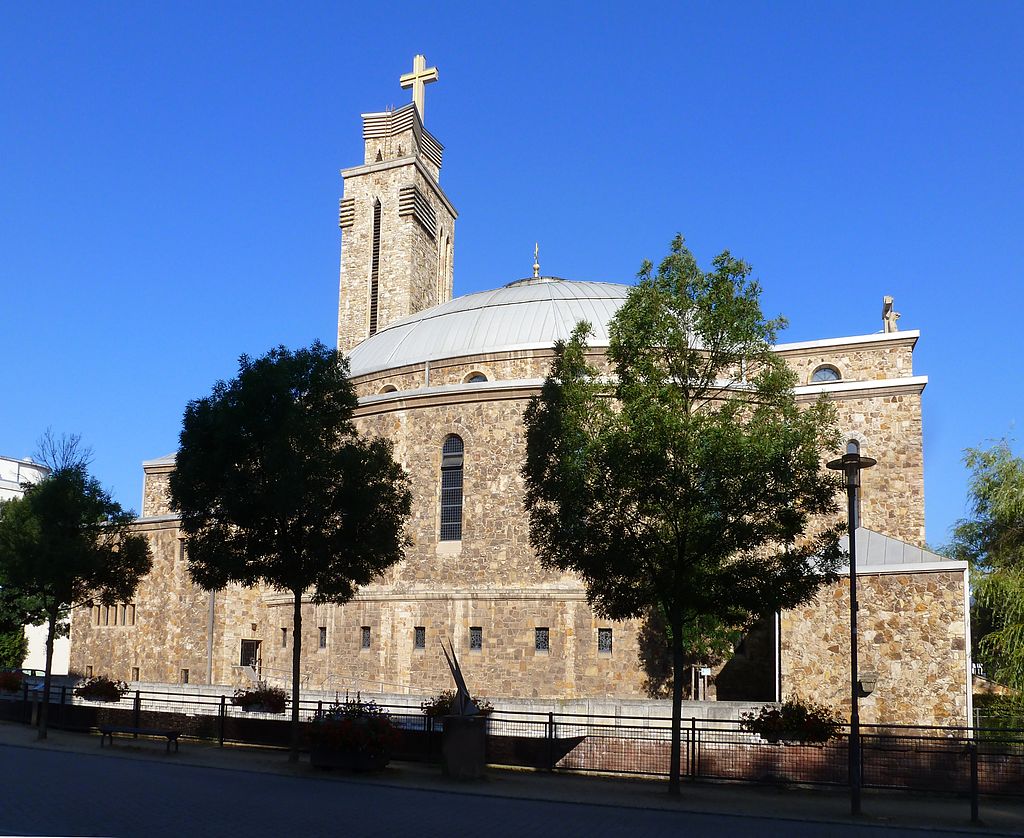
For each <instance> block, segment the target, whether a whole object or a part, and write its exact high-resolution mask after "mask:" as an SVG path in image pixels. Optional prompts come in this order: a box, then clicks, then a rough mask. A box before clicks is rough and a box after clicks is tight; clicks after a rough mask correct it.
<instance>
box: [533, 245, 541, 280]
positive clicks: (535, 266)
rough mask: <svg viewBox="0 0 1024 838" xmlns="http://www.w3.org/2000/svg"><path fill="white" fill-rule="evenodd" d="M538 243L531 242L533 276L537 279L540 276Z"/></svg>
mask: <svg viewBox="0 0 1024 838" xmlns="http://www.w3.org/2000/svg"><path fill="white" fill-rule="evenodd" d="M539 256H540V245H539V244H538V243H537V242H534V243H533V278H534V279H537V278H538V277H540V259H539V258H538V257H539Z"/></svg>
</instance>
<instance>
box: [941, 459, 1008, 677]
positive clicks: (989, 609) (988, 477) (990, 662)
mask: <svg viewBox="0 0 1024 838" xmlns="http://www.w3.org/2000/svg"><path fill="white" fill-rule="evenodd" d="M964 463H965V465H966V466H967V468H968V469H969V470H970V473H971V476H970V480H969V484H968V495H969V501H968V504H969V509H970V516H969V517H967V518H964V519H962V520H960V521H958V522H957V524H956V526H955V527H954V529H953V541H952V544H951V545H950V546H949V547H948V548H947V549H946V552H947V554H948V555H950V556H952V557H954V558H957V559H962V560H966V561H969V562H970V563H971V568H972V577H973V581H974V587H975V598H976V599H975V615H974V621H975V631H976V632H977V634H979V635H980V639H979V640H978V641H977V652H978V654H979V655H980V657H981V660H982V663H984V665H985V667H986V669H987V670H988V671H989V672H990V673H991V674H992V676H993V677H994V678H995V679H996V680H998V681H1002V682H1003V683H1005V684H1008V685H1009V686H1012V687H1014V688H1015V689H1017V690H1019V691H1021V690H1024V459H1021V458H1020V457H1016V456H1014V454H1013V450H1012V448H1011V445H1010V443H1009V441H1008V440H1005V439H1004V440H999V441H998V442H996V443H994V444H993V445H991V446H990V447H989V448H969V449H967V451H965V452H964Z"/></svg>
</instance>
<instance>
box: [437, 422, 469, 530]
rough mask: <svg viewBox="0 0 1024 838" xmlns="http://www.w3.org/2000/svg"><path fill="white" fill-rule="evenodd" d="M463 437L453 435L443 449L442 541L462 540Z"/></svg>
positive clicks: (445, 442)
mask: <svg viewBox="0 0 1024 838" xmlns="http://www.w3.org/2000/svg"><path fill="white" fill-rule="evenodd" d="M463 451H464V446H463V444H462V437H459V436H456V435H455V434H451V435H450V436H448V437H447V438H446V439H445V441H444V446H443V447H442V448H441V541H461V540H462V455H463Z"/></svg>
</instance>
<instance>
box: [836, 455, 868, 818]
mask: <svg viewBox="0 0 1024 838" xmlns="http://www.w3.org/2000/svg"><path fill="white" fill-rule="evenodd" d="M876 462H877V460H873V459H872V458H871V457H862V456H861V455H860V445H859V444H858V443H856V442H850V443H848V444H847V446H846V454H844V455H843V456H842V457H840V458H839V459H838V460H832V462H830V463H829V464H828V467H829V468H830V469H833V470H835V471H841V472H843V476H844V478H845V481H846V517H847V526H848V528H849V532H850V700H851V704H850V747H849V752H850V753H849V755H850V813H851V814H853V815H859V814H860V784H861V777H860V711H859V708H858V701H859V699H860V683H859V677H858V674H857V524H858V523H859V522H858V520H857V492H858V490H859V489H860V472H861V469H865V468H871V466H873V465H874V464H875V463H876Z"/></svg>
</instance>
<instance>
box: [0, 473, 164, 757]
mask: <svg viewBox="0 0 1024 838" xmlns="http://www.w3.org/2000/svg"><path fill="white" fill-rule="evenodd" d="M134 517H135V516H134V513H133V512H131V511H125V510H123V509H122V508H121V506H120V505H119V504H118V503H117V502H116V501H114V500H113V499H112V498H111V496H110V494H109V493H108V492H107V491H106V490H104V489H103V487H102V486H101V485H100V483H99V481H98V480H96V479H95V478H94V477H91V476H90V475H89V473H88V470H87V468H86V466H85V464H84V462H81V461H77V462H75V461H69V464H65V465H63V466H61V467H59V468H57V469H56V470H54V471H53V472H52V473H51V474H50V475H49V476H48V477H46V478H44V479H43V480H41V481H40V482H38V483H35V484H31V485H28V486H27V487H26V488H25V494H24V496H23V497H21V498H15V499H13V500H9V501H6V502H5V503H3V504H0V597H2V598H3V600H4V603H5V607H4V609H3V610H5V611H7V613H11V612H17V613H18V614H19V615H20V618H21V622H23V623H39V622H43V621H46V623H47V649H46V652H47V654H46V678H45V689H46V690H49V685H50V670H51V665H52V657H53V639H54V637H55V635H56V634H57V632H58V630H59V621H60V620H61V617H62V615H63V614H65V613H66V612H67V611H69V610H70V609H72V608H74V607H77V606H80V605H84V604H87V603H90V602H101V603H105V604H108V605H110V604H114V603H117V602H124V601H126V600H130V599H131V598H132V596H133V595H134V593H135V589H136V587H137V586H138V583H139V580H140V579H141V578H142V576H144V575H145V574H146V573H148V572H149V569H150V565H151V558H150V552H149V542H148V541H147V540H146V539H145V538H144V537H143V536H141V535H137V534H134V533H133V532H132V531H131V524H132V521H133V520H134ZM45 708H46V702H44V703H43V713H42V716H41V722H40V737H41V738H45V736H46V709H45Z"/></svg>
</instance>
